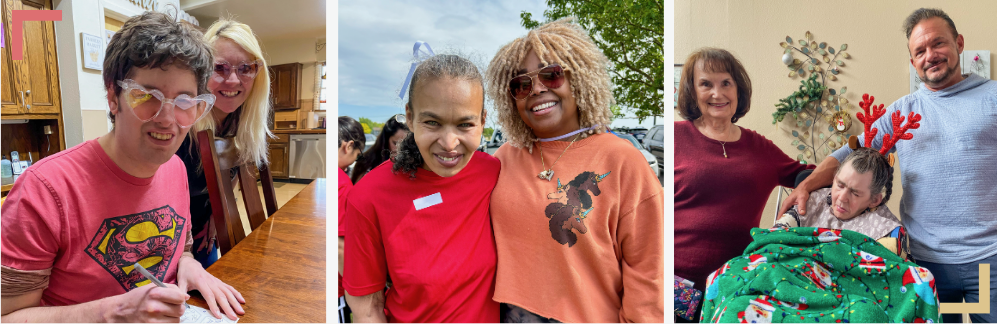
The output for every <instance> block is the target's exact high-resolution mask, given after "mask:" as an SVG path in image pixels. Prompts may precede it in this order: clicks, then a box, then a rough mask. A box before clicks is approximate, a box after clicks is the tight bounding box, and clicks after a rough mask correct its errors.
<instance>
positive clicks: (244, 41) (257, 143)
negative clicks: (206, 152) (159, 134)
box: [190, 19, 274, 165]
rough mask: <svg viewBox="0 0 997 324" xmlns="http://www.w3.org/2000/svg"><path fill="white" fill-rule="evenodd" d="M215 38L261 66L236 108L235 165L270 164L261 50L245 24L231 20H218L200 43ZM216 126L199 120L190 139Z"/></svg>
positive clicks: (266, 90)
mask: <svg viewBox="0 0 997 324" xmlns="http://www.w3.org/2000/svg"><path fill="white" fill-rule="evenodd" d="M219 37H224V38H227V39H229V40H232V41H233V42H235V43H236V44H239V46H240V47H242V49H243V50H245V51H246V52H249V54H252V55H253V56H254V58H255V59H259V60H261V61H263V66H261V67H260V71H259V72H258V73H257V74H256V81H255V82H254V83H253V88H252V89H250V90H249V96H248V97H247V98H246V102H244V103H243V104H242V107H241V108H240V110H241V111H240V112H239V113H240V114H241V115H240V116H239V129H238V131H237V132H236V135H235V148H236V151H238V152H239V164H244V163H251V162H252V163H256V164H257V165H264V164H267V163H269V161H270V159H269V157H268V156H267V153H268V151H267V139H268V138H270V137H273V136H274V135H273V132H271V131H270V128H269V127H267V118H269V116H270V112H271V110H272V109H273V108H272V107H271V105H270V72H269V69H268V65H267V61H266V59H265V58H263V50H262V49H260V43H259V41H257V40H256V35H255V34H253V30H252V29H250V28H249V26H247V25H246V24H243V23H239V22H237V21H234V20H227V19H219V20H218V21H216V22H215V23H214V24H211V27H209V28H208V30H207V31H206V32H205V33H204V41H205V42H207V43H208V44H211V45H212V46H214V45H215V42H216V41H218V38H219ZM216 126H217V125H215V119H214V118H211V116H207V117H205V118H202V119H201V120H200V121H198V122H197V124H195V125H194V129H193V130H191V132H190V134H191V136H192V138H191V139H192V140H193V139H196V136H197V132H199V131H202V130H206V129H209V130H211V131H212V132H213V131H214V130H215V127H216Z"/></svg>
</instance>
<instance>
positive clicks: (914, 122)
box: [849, 93, 921, 165]
mask: <svg viewBox="0 0 997 324" xmlns="http://www.w3.org/2000/svg"><path fill="white" fill-rule="evenodd" d="M874 101H876V97H874V96H870V95H869V94H868V93H867V94H863V95H862V102H860V103H859V107H862V110H865V113H864V114H863V113H857V114H855V117H856V118H858V119H859V121H861V122H862V124H863V125H865V132H864V134H865V145H864V146H865V147H870V146H872V139H873V138H875V137H876V134H877V133H879V129H876V128H872V124H873V122H875V121H876V120H877V119H879V117H882V116H883V115H885V114H886V109H884V108H883V104H879V106H876V105H874V104H873V102H874ZM870 110H871V111H870ZM890 117H891V118H892V119H893V136H890V134H885V135H883V147H882V148H880V149H879V154H882V155H887V154H886V153H887V152H889V151H890V149H892V148H893V146H894V145H896V144H897V141H899V140H909V139H911V138H913V137H914V135H913V134H910V133H908V132H907V131H908V130H911V129H917V128H918V127H921V124H920V123H918V122H919V121H921V115H920V114H915V113H914V112H913V111H912V112H910V113H909V114H908V115H907V117H906V119H907V124H906V125H902V124H903V122H904V118H905V117H904V116H901V114H900V111H899V110H897V111H894V112H893V115H891V116H890ZM849 142H850V143H849V144H852V145H851V146H853V147H852V149H855V148H857V147H856V146H857V144H858V143H857V142H858V141H857V139H856V140H855V141H851V140H849ZM890 164H891V165H892V162H891V163H890Z"/></svg>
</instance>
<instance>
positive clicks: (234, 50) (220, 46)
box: [208, 37, 266, 115]
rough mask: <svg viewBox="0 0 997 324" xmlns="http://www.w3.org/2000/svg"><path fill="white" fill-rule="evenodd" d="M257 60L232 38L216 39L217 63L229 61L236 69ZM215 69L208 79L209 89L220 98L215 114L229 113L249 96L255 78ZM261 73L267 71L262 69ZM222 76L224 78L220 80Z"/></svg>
mask: <svg viewBox="0 0 997 324" xmlns="http://www.w3.org/2000/svg"><path fill="white" fill-rule="evenodd" d="M253 60H256V58H254V57H253V55H252V54H250V53H249V52H247V51H246V50H244V49H242V47H241V46H239V44H236V43H235V42H233V41H232V40H231V39H228V38H225V37H219V38H218V40H217V41H215V64H218V63H228V64H229V66H231V67H232V70H235V69H236V67H237V66H239V65H241V64H242V63H243V62H251V61H253ZM220 73H221V72H219V71H217V70H215V72H213V73H212V74H211V78H210V79H208V90H211V93H212V94H214V95H215V97H217V98H218V99H217V100H216V101H215V108H214V111H215V114H219V113H221V114H226V115H227V114H229V113H232V112H233V111H235V110H236V109H238V108H239V106H242V104H243V103H244V102H246V98H248V97H249V91H250V90H252V89H253V83H254V82H255V78H254V79H248V78H243V77H240V76H239V73H236V72H235V71H231V72H230V73H229V74H228V75H221V74H220ZM259 73H266V71H260V72H259ZM219 78H221V79H222V80H219Z"/></svg>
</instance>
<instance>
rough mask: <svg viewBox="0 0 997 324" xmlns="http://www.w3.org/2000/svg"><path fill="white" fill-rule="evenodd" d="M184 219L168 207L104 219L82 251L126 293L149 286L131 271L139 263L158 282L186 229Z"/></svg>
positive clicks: (137, 273)
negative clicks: (84, 250)
mask: <svg viewBox="0 0 997 324" xmlns="http://www.w3.org/2000/svg"><path fill="white" fill-rule="evenodd" d="M185 226H187V219H185V218H183V217H181V216H180V215H179V214H177V212H176V211H174V210H173V208H172V207H170V206H169V205H167V206H163V207H160V208H156V209H153V210H149V211H145V212H141V213H137V214H131V215H125V216H119V217H113V218H108V219H105V220H104V222H103V223H101V225H100V227H98V229H97V233H95V234H94V236H93V239H91V240H90V244H89V245H87V247H86V252H87V254H88V255H90V257H91V258H93V260H94V261H96V262H97V263H98V264H100V265H101V266H102V267H103V268H104V269H105V270H107V272H109V273H110V274H111V276H113V277H114V279H116V280H117V281H118V283H119V284H121V288H124V290H125V291H129V290H131V289H134V288H136V287H141V286H144V285H147V284H149V283H150V282H149V280H148V279H146V278H145V277H144V276H142V274H141V273H139V272H138V271H135V263H138V264H141V265H142V267H145V268H146V269H147V270H149V272H150V273H152V275H153V276H155V277H156V278H158V279H159V280H164V279H165V278H166V273H167V270H168V268H169V265H170V263H171V261H173V257H174V256H175V255H176V250H177V246H178V245H179V244H181V241H182V240H181V238H182V236H183V233H184V231H185V230H186V227H185Z"/></svg>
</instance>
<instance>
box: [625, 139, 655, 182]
mask: <svg viewBox="0 0 997 324" xmlns="http://www.w3.org/2000/svg"><path fill="white" fill-rule="evenodd" d="M616 136H619V137H620V138H622V139H625V140H627V141H628V142H630V144H632V145H633V146H634V148H636V149H638V150H640V154H643V155H644V160H646V161H647V165H648V166H650V167H651V172H654V176H655V177H659V178H660V177H661V168H660V167H658V165H659V163H658V159H657V158H655V156H654V155H651V153H650V152H648V151H647V150H645V149H644V148H643V147H641V146H640V142H638V141H637V139H636V138H634V137H633V136H632V135H630V134H620V133H616Z"/></svg>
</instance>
